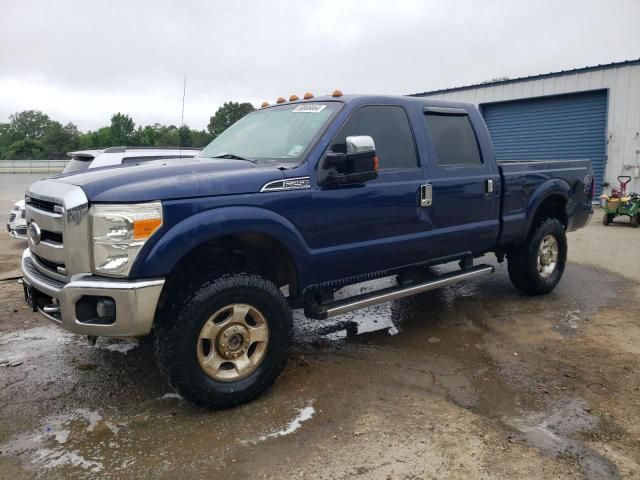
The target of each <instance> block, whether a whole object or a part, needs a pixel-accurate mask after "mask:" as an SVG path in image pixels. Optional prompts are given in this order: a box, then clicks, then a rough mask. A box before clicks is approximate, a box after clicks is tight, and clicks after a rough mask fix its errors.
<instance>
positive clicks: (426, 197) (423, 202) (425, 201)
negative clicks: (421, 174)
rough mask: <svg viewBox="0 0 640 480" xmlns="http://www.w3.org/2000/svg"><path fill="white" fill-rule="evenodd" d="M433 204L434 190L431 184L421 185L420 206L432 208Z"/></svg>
mask: <svg viewBox="0 0 640 480" xmlns="http://www.w3.org/2000/svg"><path fill="white" fill-rule="evenodd" d="M432 203H433V188H432V187H431V184H430V183H425V184H424V185H420V206H421V207H430V206H431V204H432Z"/></svg>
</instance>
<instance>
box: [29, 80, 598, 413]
mask: <svg viewBox="0 0 640 480" xmlns="http://www.w3.org/2000/svg"><path fill="white" fill-rule="evenodd" d="M305 97H308V98H306V99H304V100H297V99H296V98H295V97H293V98H292V99H290V101H284V99H280V100H279V102H278V103H277V104H275V105H272V106H269V105H264V106H263V108H261V109H259V110H257V111H255V112H254V113H251V114H249V115H247V116H246V117H244V118H243V119H241V120H240V121H238V122H237V123H236V124H234V125H233V126H231V127H230V128H229V129H227V130H226V131H225V132H223V133H222V134H221V135H220V136H218V137H217V138H216V139H215V140H213V142H211V144H209V145H208V146H207V147H206V148H205V149H204V150H203V151H202V152H201V154H200V156H199V157H198V158H194V159H179V160H159V161H155V162H144V163H140V164H135V163H130V164H127V165H122V166H117V167H111V168H107V169H96V170H92V171H85V172H81V173H76V174H69V175H61V176H58V177H56V178H53V179H49V180H43V181H39V182H36V183H34V184H33V185H31V187H30V188H29V189H28V191H27V193H26V202H27V221H28V238H29V248H28V249H27V250H25V252H24V255H23V258H22V272H23V276H24V277H23V283H24V288H25V298H26V301H27V302H28V303H29V304H30V305H31V306H32V308H33V309H34V310H37V311H39V312H41V313H42V314H43V315H45V316H46V317H47V318H49V319H50V320H52V321H53V322H55V323H57V324H59V325H61V326H62V327H63V328H65V329H67V330H69V331H71V332H75V333H77V334H82V335H88V336H115V337H142V336H146V335H149V334H152V335H153V338H154V344H155V351H156V356H157V360H158V363H159V365H160V369H161V371H162V372H163V374H164V375H165V376H166V378H167V380H168V382H169V384H170V385H171V386H172V387H173V388H174V389H175V390H177V392H179V394H180V395H182V396H183V397H186V398H187V399H189V400H190V401H192V402H193V403H195V404H197V405H200V406H204V407H208V408H225V407H230V406H233V405H237V404H240V403H243V402H246V401H249V400H251V399H253V398H255V397H256V396H257V395H259V394H260V393H261V392H263V391H264V390H265V389H267V388H268V387H269V386H270V385H271V384H272V383H273V382H274V381H275V379H276V378H277V377H278V375H279V374H280V372H281V371H282V369H283V368H284V367H285V364H286V362H287V357H288V354H289V349H290V345H291V342H292V315H291V310H292V309H295V308H304V311H305V313H306V315H307V316H308V317H311V318H316V319H319V320H322V319H326V318H329V317H333V316H335V315H339V314H342V313H345V312H348V311H351V310H355V309H357V308H361V307H365V306H369V305H373V304H377V303H382V302H387V301H390V300H394V299H398V298H401V297H405V296H408V295H413V294H417V293H420V292H424V291H427V290H431V289H434V288H437V287H442V286H447V285H451V284H454V283H455V282H459V281H462V280H467V279H473V278H476V277H480V276H483V275H488V274H490V273H492V272H493V270H494V269H493V267H491V266H488V265H474V259H476V258H478V257H480V256H482V255H484V254H486V253H487V252H494V253H495V254H496V255H497V258H498V260H499V261H502V260H503V259H504V258H506V259H507V260H508V271H509V276H510V278H511V281H512V282H513V284H514V285H515V286H516V287H517V288H518V289H520V290H521V291H523V292H524V293H526V294H533V295H538V294H544V293H547V292H549V291H551V290H552V289H553V288H554V287H555V286H556V284H557V283H558V282H559V281H560V278H561V277H562V274H563V271H564V269H565V263H566V260H567V239H566V235H565V234H566V232H568V231H571V230H575V229H578V228H580V227H583V226H584V225H585V224H586V223H587V221H588V220H589V218H590V215H591V213H592V204H591V199H592V194H593V191H594V184H593V178H594V177H593V172H592V170H591V165H590V162H589V161H588V160H575V161H564V160H563V161H536V162H497V161H496V158H495V156H494V150H493V147H492V143H491V139H490V137H489V132H488V131H487V128H486V126H485V124H484V122H483V119H482V117H481V115H480V113H479V111H478V110H477V109H476V108H475V107H473V106H472V105H468V104H464V103H455V102H442V101H435V100H429V99H423V98H408V97H391V96H371V95H345V96H343V95H341V94H340V93H339V92H335V93H334V95H331V96H325V97H319V98H312V96H311V95H306V96H305ZM445 263H450V264H451V266H452V267H454V268H455V269H454V270H453V271H449V272H448V273H440V274H438V273H437V272H438V271H442V270H443V269H440V268H439V269H432V268H426V267H431V266H435V265H441V264H445ZM449 270H451V268H449ZM424 272H427V273H426V274H425V273H424ZM391 276H393V277H394V278H397V279H398V282H397V285H396V286H392V287H385V288H383V289H380V290H378V291H373V292H370V293H365V294H359V295H356V296H352V297H348V298H342V299H339V300H337V299H335V297H334V293H335V292H336V291H338V290H339V289H341V288H343V287H344V286H346V285H352V284H356V283H360V282H363V281H368V280H371V279H373V278H381V277H391ZM387 284H388V282H387Z"/></svg>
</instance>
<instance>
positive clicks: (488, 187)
mask: <svg viewBox="0 0 640 480" xmlns="http://www.w3.org/2000/svg"><path fill="white" fill-rule="evenodd" d="M485 192H486V193H492V192H493V180H491V179H488V180H487V181H486V182H485Z"/></svg>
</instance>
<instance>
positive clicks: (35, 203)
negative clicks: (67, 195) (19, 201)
mask: <svg viewBox="0 0 640 480" xmlns="http://www.w3.org/2000/svg"><path fill="white" fill-rule="evenodd" d="M26 203H28V204H29V205H31V206H32V207H33V208H36V209H38V210H43V211H45V212H55V207H56V205H58V206H61V204H56V202H51V201H48V200H42V199H39V198H35V197H29V198H28V199H27V200H26Z"/></svg>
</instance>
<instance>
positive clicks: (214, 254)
mask: <svg viewBox="0 0 640 480" xmlns="http://www.w3.org/2000/svg"><path fill="white" fill-rule="evenodd" d="M216 271H220V272H230V271H244V272H250V273H256V274H258V275H261V276H263V277H264V278H266V279H268V280H270V281H272V282H273V283H274V284H275V285H276V286H277V287H278V288H281V287H283V286H285V285H288V286H289V294H290V295H292V296H294V295H296V292H297V291H298V272H297V269H296V265H295V262H294V261H293V258H292V257H291V255H290V254H289V251H288V250H287V248H286V247H285V246H284V245H282V244H281V243H280V242H279V241H277V240H275V239H273V238H272V237H270V236H268V235H264V234H259V233H241V234H234V235H226V236H222V237H217V238H213V239H211V240H209V241H207V242H205V243H203V244H201V245H199V246H197V247H195V248H194V249H193V250H191V251H190V252H188V253H187V254H186V255H184V256H183V257H182V258H181V259H180V260H179V261H178V262H177V263H176V265H175V266H174V267H173V269H172V270H171V273H170V274H169V276H168V277H167V279H166V282H165V287H164V289H163V294H164V292H172V291H174V289H176V288H181V287H183V286H184V285H188V284H199V283H202V281H203V280H204V279H205V278H207V277H208V276H210V275H211V274H212V273H214V272H216Z"/></svg>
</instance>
